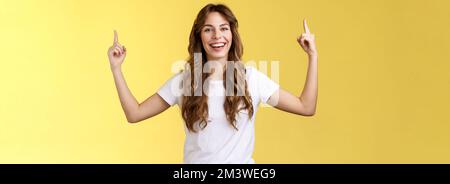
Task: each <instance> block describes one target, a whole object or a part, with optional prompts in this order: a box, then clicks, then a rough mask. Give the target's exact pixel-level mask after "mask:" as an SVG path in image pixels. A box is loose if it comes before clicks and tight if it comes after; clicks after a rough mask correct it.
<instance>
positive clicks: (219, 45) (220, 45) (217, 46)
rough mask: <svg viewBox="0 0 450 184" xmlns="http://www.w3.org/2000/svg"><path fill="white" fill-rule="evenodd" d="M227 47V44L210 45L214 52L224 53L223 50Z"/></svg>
mask: <svg viewBox="0 0 450 184" xmlns="http://www.w3.org/2000/svg"><path fill="white" fill-rule="evenodd" d="M225 45H227V43H225V42H215V43H211V44H209V46H210V47H211V48H212V50H214V51H222V50H223V48H225Z"/></svg>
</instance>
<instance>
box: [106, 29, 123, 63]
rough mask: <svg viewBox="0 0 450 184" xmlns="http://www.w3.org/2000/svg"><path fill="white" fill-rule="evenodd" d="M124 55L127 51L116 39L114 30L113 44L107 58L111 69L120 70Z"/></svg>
mask: <svg viewBox="0 0 450 184" xmlns="http://www.w3.org/2000/svg"><path fill="white" fill-rule="evenodd" d="M126 55H127V49H126V48H125V47H124V46H122V45H120V43H119V41H118V38H117V31H116V30H114V42H113V45H112V46H111V47H109V49H108V58H109V64H110V65H111V69H115V68H120V66H121V65H122V63H123V60H124V59H125V56H126Z"/></svg>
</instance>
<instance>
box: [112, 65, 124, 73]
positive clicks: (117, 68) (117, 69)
mask: <svg viewBox="0 0 450 184" xmlns="http://www.w3.org/2000/svg"><path fill="white" fill-rule="evenodd" d="M121 70H122V67H121V66H120V65H119V66H111V71H112V72H116V71H121Z"/></svg>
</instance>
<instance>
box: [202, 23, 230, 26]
mask: <svg viewBox="0 0 450 184" xmlns="http://www.w3.org/2000/svg"><path fill="white" fill-rule="evenodd" d="M206 26H209V27H214V26H213V25H211V24H205V25H203V27H206ZM222 26H230V25H229V24H227V23H225V24H220V26H219V27H222Z"/></svg>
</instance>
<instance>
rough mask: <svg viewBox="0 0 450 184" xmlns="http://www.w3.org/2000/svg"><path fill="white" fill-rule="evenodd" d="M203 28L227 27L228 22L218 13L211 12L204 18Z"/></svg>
mask: <svg viewBox="0 0 450 184" xmlns="http://www.w3.org/2000/svg"><path fill="white" fill-rule="evenodd" d="M204 25H205V26H207V25H208V26H224V25H229V22H228V21H227V19H225V17H224V16H223V15H222V14H220V13H219V12H211V13H209V14H208V15H207V16H206V20H205V23H204Z"/></svg>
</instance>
